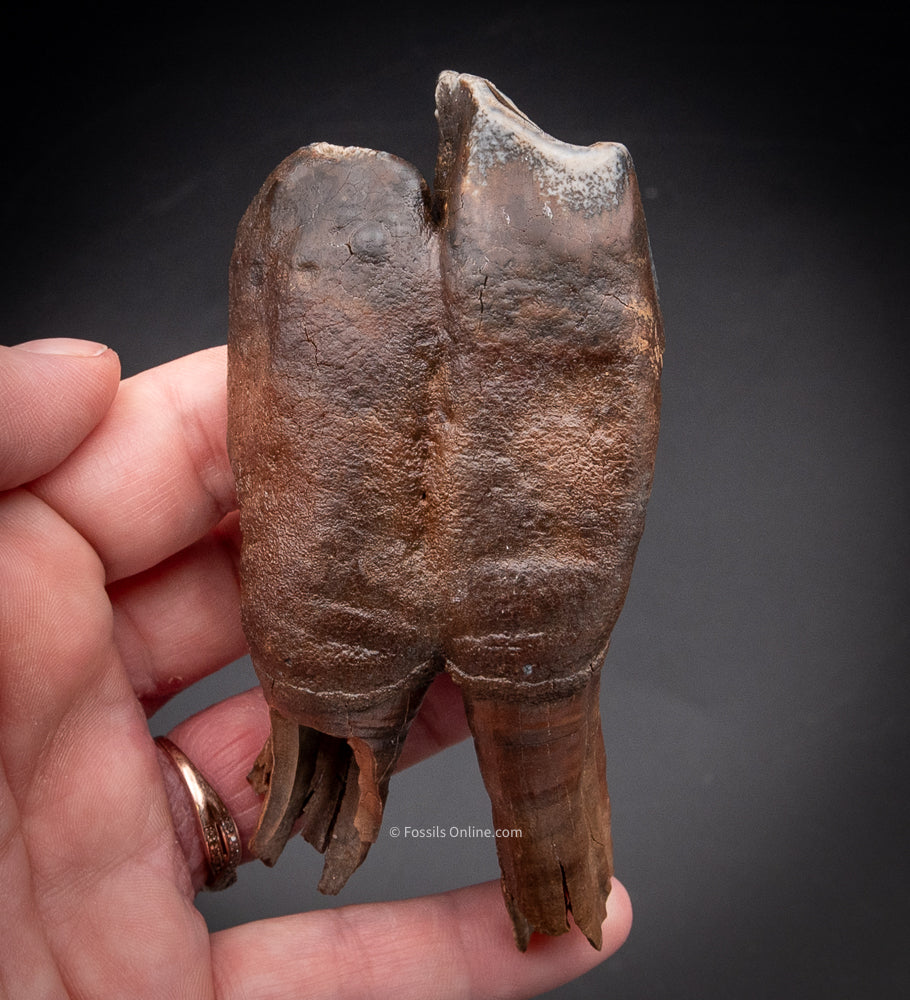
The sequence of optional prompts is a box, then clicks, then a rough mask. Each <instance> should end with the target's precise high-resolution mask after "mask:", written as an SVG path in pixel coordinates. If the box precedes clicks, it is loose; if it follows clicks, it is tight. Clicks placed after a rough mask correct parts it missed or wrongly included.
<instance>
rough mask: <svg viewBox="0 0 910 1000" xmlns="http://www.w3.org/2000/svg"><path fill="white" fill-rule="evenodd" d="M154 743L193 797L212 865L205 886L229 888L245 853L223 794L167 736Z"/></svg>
mask: <svg viewBox="0 0 910 1000" xmlns="http://www.w3.org/2000/svg"><path fill="white" fill-rule="evenodd" d="M155 742H156V743H157V744H158V746H159V747H161V749H162V750H163V751H164V752H165V753H166V754H167V755H168V757H169V758H170V759H171V761H172V762H173V764H174V767H176V768H177V770H178V771H179V773H180V777H181V778H183V783H184V785H186V788H187V791H188V792H189V793H190V798H191V799H192V800H193V806H194V807H195V809H196V819H197V821H198V823H199V831H200V833H201V834H202V845H203V848H204V850H205V860H206V862H207V863H208V867H209V877H208V878H207V879H206V881H205V888H206V889H211V890H212V891H217V890H219V889H227V888H228V886H231V885H233V884H234V883H235V882H236V881H237V866H238V865H239V864H240V857H241V854H242V853H243V852H242V848H241V844H240V833H239V832H238V830H237V824H236V823H235V822H234V818H233V816H231V814H230V813H229V812H228V810H227V806H225V804H224V802H222V800H221V796H220V795H219V794H218V793H217V792H216V791H215V789H214V788H212V786H211V785H210V784H209V783H208V782H207V781H206V780H205V778H203V776H202V775H201V774H200V772H199V770H198V769H197V768H196V767H194V766H193V764H192V762H191V761H190V759H189V757H187V755H186V754H185V753H184V752H183V751H182V750H181V749H180V748H179V747H178V746H176V745H175V744H174V743H172V742H171V741H170V740H169V739H168V738H167V737H166V736H158V737H156V738H155Z"/></svg>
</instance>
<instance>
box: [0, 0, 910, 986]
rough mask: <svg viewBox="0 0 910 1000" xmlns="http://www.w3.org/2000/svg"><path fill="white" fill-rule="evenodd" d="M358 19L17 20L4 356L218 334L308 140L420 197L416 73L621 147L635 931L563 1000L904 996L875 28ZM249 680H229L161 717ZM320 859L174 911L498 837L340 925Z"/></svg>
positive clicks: (890, 232)
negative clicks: (364, 163)
mask: <svg viewBox="0 0 910 1000" xmlns="http://www.w3.org/2000/svg"><path fill="white" fill-rule="evenodd" d="M349 9H350V8H349V5H338V10H339V13H338V14H337V15H332V14H321V15H320V14H315V13H310V14H306V13H300V12H298V13H296V14H292V13H288V12H282V10H281V8H276V7H275V6H274V5H269V6H263V7H262V8H261V9H260V13H253V12H252V8H250V9H249V12H247V13H243V12H224V11H217V9H215V8H213V10H212V11H211V13H209V14H207V15H202V14H198V13H195V12H193V11H190V12H187V11H184V12H183V13H181V14H179V15H168V14H165V13H161V12H156V11H153V10H146V9H141V10H138V11H137V10H130V11H129V12H126V11H125V10H124V13H122V15H117V16H115V17H103V16H101V15H100V14H92V13H90V12H85V11H81V12H79V13H78V15H77V14H76V13H72V12H70V13H66V12H63V13H60V14H58V15H56V16H54V17H50V16H48V17H47V18H46V19H44V20H39V18H37V17H36V18H34V19H33V20H32V21H31V22H30V23H25V21H22V22H20V23H19V24H16V23H15V22H14V21H11V22H10V23H11V26H10V29H9V31H8V32H7V38H6V46H7V48H8V50H9V51H8V52H7V53H6V58H5V59H4V64H5V66H6V69H5V70H4V73H5V75H6V77H7V83H6V88H5V90H6V102H5V103H6V107H5V110H4V119H5V121H4V132H5V134H6V137H7V151H6V154H5V158H4V164H3V169H4V186H3V188H2V207H3V225H4V231H5V233H6V239H5V241H4V242H5V250H4V252H5V256H6V260H5V264H4V266H3V268H2V272H0V280H2V302H3V315H4V321H3V325H2V332H0V336H2V339H3V342H4V343H7V344H12V343H16V342H18V341H21V340H26V339H31V338H36V337H44V336H55V335H64V336H73V337H86V338H90V339H99V340H102V341H105V342H106V343H109V344H111V345H112V346H113V347H115V348H116V349H117V350H118V351H119V353H120V356H121V358H122V361H123V368H124V374H125V375H129V374H132V373H135V372H137V371H140V370H142V369H144V368H147V367H150V366H153V365H157V364H159V363H162V362H166V361H168V360H170V359H172V358H174V357H177V356H180V355H182V354H185V353H189V352H191V351H193V350H196V349H198V348H202V347H206V346H210V345H214V344H220V343H222V342H224V340H225V338H226V329H227V290H226V282H227V264H228V258H229V255H230V251H231V245H232V241H233V236H234V230H235V227H236V225H237V222H238V221H239V219H240V216H241V214H242V212H243V210H244V209H245V207H246V205H247V203H248V202H249V200H250V199H251V198H252V196H253V194H254V193H255V192H256V190H257V189H258V187H259V186H260V184H261V183H262V182H263V180H264V179H265V177H266V175H267V174H268V173H269V171H270V170H271V169H272V168H273V167H274V166H275V165H276V164H277V163H278V162H279V161H280V160H281V159H283V158H284V157H285V156H286V155H287V154H288V153H290V152H291V151H292V150H294V149H295V148H297V147H298V146H301V145H304V144H307V143H309V142H313V141H316V140H326V141H331V142H335V143H339V144H357V145H364V146H370V147H373V148H379V149H384V150H387V151H389V152H393V153H396V154H398V155H400V156H402V157H404V158H405V159H409V160H411V161H412V162H414V163H415V164H416V165H417V166H418V167H419V168H420V169H421V170H422V171H423V172H424V175H425V176H429V177H432V171H433V161H434V156H435V147H436V134H435V121H434V118H433V90H434V86H435V80H436V76H437V74H438V72H439V71H440V70H442V69H454V70H458V71H462V72H471V73H476V74H479V75H482V76H486V77H488V78H489V79H491V80H492V81H494V82H495V83H496V84H497V86H498V87H499V88H500V89H501V90H503V91H504V92H505V93H506V94H508V95H509V96H510V97H511V98H512V99H513V100H514V101H515V102H516V103H517V104H518V106H519V107H520V108H521V109H522V110H523V111H525V112H526V113H527V114H528V115H529V117H531V118H532V119H533V120H534V121H536V122H537V123H538V124H539V125H540V126H541V127H542V128H543V129H544V130H545V131H547V132H549V133H551V134H552V135H555V136H557V137H558V138H560V139H564V140H568V141H571V142H575V143H581V144H587V143H590V142H593V141H596V140H598V139H612V140H619V141H622V142H624V143H625V144H626V145H627V146H628V147H629V149H630V150H631V152H632V155H633V158H634V160H635V163H636V168H637V171H638V175H639V181H640V184H641V188H642V192H643V195H644V199H645V210H646V213H647V217H648V222H649V228H650V233H651V241H652V245H653V251H654V258H655V262H656V266H657V271H658V276H659V279H660V291H661V302H662V307H663V311H664V318H665V323H666V333H667V352H666V358H665V376H664V410H663V428H662V437H661V444H660V451H659V455H658V464H657V475H656V481H655V486H654V493H653V497H652V501H651V506H650V509H649V516H648V526H647V529H646V532H645V537H644V541H643V543H642V546H641V549H640V553H639V557H638V562H637V565H636V569H635V573H634V575H633V579H632V586H631V590H630V594H629V598H628V601H627V604H626V608H625V610H624V612H623V615H622V617H621V619H620V622H619V625H618V627H617V629H616V632H615V636H614V641H613V646H612V649H611V651H610V654H609V656H608V658H607V664H606V668H605V681H604V694H603V713H604V720H605V735H606V743H607V753H608V768H609V777H610V787H611V792H612V796H613V804H614V816H615V831H614V833H615V841H616V861H617V872H618V874H619V875H620V876H621V878H622V879H623V880H624V882H625V883H626V885H627V886H628V887H629V889H630V891H631V894H632V898H633V902H634V904H635V910H636V920H635V925H634V928H633V931H632V936H631V938H630V939H629V942H628V944H627V945H626V947H625V948H624V949H623V950H622V951H621V952H620V953H619V954H618V955H617V956H616V957H615V958H614V959H613V960H611V961H610V962H608V963H607V964H606V965H605V966H604V967H602V968H600V969H598V970H596V971H594V972H592V973H591V974H589V975H588V976H587V977H585V978H584V979H583V980H580V981H579V982H577V983H575V984H572V985H571V986H567V987H565V988H563V989H561V990H558V991H556V992H554V993H553V994H551V996H552V997H558V998H561V1000H568V998H575V997H579V998H580V997H595V996H606V997H610V998H616V1000H662V998H668V1000H670V998H672V1000H687V998H690V997H691V998H700V1000H713V998H724V1000H728V998H735V1000H752V998H756V1000H757V998H778V1000H780V998H787V1000H789V998H793V1000H795V998H815V997H824V998H827V1000H839V998H843V1000H847V998H849V1000H864V998H891V997H894V998H897V997H903V996H908V995H910V992H908V990H910V961H908V958H907V936H908V930H910V926H908V923H910V922H908V917H907V912H908V911H907V900H908V896H910V879H908V862H907V856H906V849H907V834H908V832H910V830H908V823H907V813H908V810H907V807H906V801H905V795H906V792H907V784H908V783H907V777H908V739H907V733H906V730H907V709H908V701H910V699H908V679H907V667H908V652H910V642H908V631H910V630H908V624H907V619H908V615H907V609H906V604H907V596H908V594H907V591H908V588H907V568H908V554H910V553H908V548H910V546H908V532H907V507H908V488H907V486H908V478H907V472H908V468H907V466H908V420H907V416H908V407H907V403H906V396H907V374H908V330H907V307H906V287H907V284H908V277H907V265H908V260H907V240H906V237H907V210H906V202H907V194H906V179H905V178H906V163H907V157H906V153H907V144H906V127H907V126H906V111H905V107H904V105H903V103H902V101H903V99H902V98H900V97H899V94H898V93H897V92H896V90H895V86H896V82H897V80H898V79H899V76H902V75H904V74H903V73H901V74H899V72H898V67H899V65H901V63H900V61H899V59H900V58H901V57H900V56H899V49H900V33H899V28H898V12H897V10H895V13H894V14H887V13H883V12H881V11H879V10H877V9H876V8H874V7H871V6H869V5H864V6H863V7H862V8H859V9H851V8H849V7H842V8H841V9H840V13H835V12H833V11H831V10H825V8H823V7H819V8H818V10H819V13H818V14H817V15H814V16H813V15H811V14H810V13H808V12H805V11H802V10H801V9H800V8H798V7H797V8H794V7H792V6H786V7H784V6H777V5H771V6H769V5H768V4H763V5H761V6H760V7H750V6H744V7H739V8H737V9H735V10H734V9H733V8H732V7H725V6H714V7H711V8H707V9H705V10H699V9H697V8H693V7H692V6H690V5H673V6H667V7H661V6H660V5H658V6H655V5H631V4H608V3H605V4H599V5H596V6H591V7H586V6H584V5H577V4H571V3H563V4H559V5H556V6H554V7H553V8H541V7H539V6H537V5H529V6H524V5H517V6H514V7H512V8H509V9H508V10H507V12H502V11H499V12H497V9H496V8H495V7H494V6H492V5H491V6H490V7H489V8H488V9H486V10H484V9H483V8H476V9H472V8H471V7H470V6H461V5H453V6H452V7H446V8H444V9H443V8H440V12H439V13H435V12H429V11H428V12H424V13H421V14H420V15H419V17H418V13H417V12H416V11H414V10H408V9H406V8H405V9H403V10H396V9H394V8H392V7H390V6H383V7H381V8H377V9H376V10H375V11H367V13H365V14H364V13H361V14H359V15H354V14H350V13H347V11H348V10H349ZM299 10H300V7H298V11H299ZM709 11H710V12H709ZM120 16H122V17H123V19H124V21H123V22H122V23H121V22H120V21H118V20H117V17H120ZM15 54H18V56H19V58H20V60H21V62H22V65H20V66H19V67H18V68H15V69H14V67H13V56H14V55H15ZM0 405H2V403H0ZM254 680H255V679H254V677H253V673H252V668H251V666H250V663H249V661H241V662H239V663H237V664H233V665H231V666H229V667H227V668H226V669H225V670H224V671H222V672H221V673H219V674H217V675H215V676H214V677H212V678H210V679H208V680H207V681H206V682H204V683H202V684H200V685H199V686H198V689H197V690H193V691H191V692H188V693H187V694H185V695H183V696H181V697H179V698H177V699H176V700H175V701H174V702H173V703H171V704H170V705H168V706H167V707H166V708H165V709H164V710H162V711H161V712H160V713H159V715H158V716H157V717H156V718H155V719H153V720H152V726H153V728H154V730H155V732H156V733H157V732H161V731H165V730H167V729H168V728H169V727H170V726H172V725H173V724H174V723H175V722H176V721H178V720H179V719H181V718H183V717H184V716H185V715H186V714H188V713H190V712H192V711H195V710H196V709H197V708H199V707H201V706H203V705H205V704H208V703H210V702H211V701H212V700H215V699H217V698H220V697H223V696H224V695H226V694H229V693H233V692H234V691H237V690H242V689H245V688H247V687H249V686H251V685H252V684H253V683H254ZM395 824H397V825H400V826H404V825H406V824H408V825H415V826H432V825H436V824H439V825H442V826H445V827H448V826H450V825H452V824H456V825H459V826H462V825H465V826H466V825H472V824H473V825H475V826H481V827H483V826H487V825H488V824H489V811H488V803H487V799H486V796H485V793H484V791H483V788H482V786H481V784H480V777H479V773H478V771H477V767H476V765H475V763H474V757H473V750H472V748H471V747H470V746H469V745H464V746H461V747H458V748H456V749H454V750H452V751H450V752H447V753H446V754H444V755H443V756H442V757H440V758H438V759H437V760H435V761H431V762H428V763H426V764H422V765H420V766H418V767H416V768H414V769H412V770H411V771H409V772H407V773H404V774H402V775H400V776H398V777H397V778H396V779H395V780H394V781H393V784H392V790H391V796H390V801H389V808H388V814H387V819H386V826H385V829H386V831H387V830H388V827H389V826H391V825H395ZM320 868H321V859H320V858H319V857H318V856H317V855H316V854H315V852H313V851H312V849H311V848H309V847H308V846H307V845H306V844H304V843H303V842H302V841H297V842H295V843H293V844H292V846H291V847H290V848H289V850H288V852H287V853H286V855H285V856H284V857H283V858H282V861H281V863H280V867H279V869H278V871H277V872H276V871H268V870H266V869H265V868H264V867H262V866H259V865H257V866H247V867H246V868H245V869H244V870H243V871H242V872H241V878H240V882H239V884H238V886H237V887H236V888H235V889H233V890H231V891H230V892H228V893H224V894H220V895H214V896H205V897H202V898H201V900H200V906H201V907H202V908H203V910H204V912H205V913H206V915H207V917H208V918H209V920H210V922H211V926H212V927H213V928H218V927H223V926H225V925H228V924H230V923H232V922H236V921H243V920H248V919H252V918H255V917H260V916H266V915H271V914H278V913H284V912H289V911H292V910H296V909H298V908H310V907H315V906H323V905H337V904H338V903H347V902H357V901H362V900H373V899H386V898H395V897H401V896H411V895H415V894H421V893H425V892H431V891H436V890H442V889H447V888H451V887H455V886H460V885H462V884H467V883H469V882H474V881H478V880H482V879H488V878H495V877H496V876H497V874H498V869H497V865H496V859H495V855H494V848H493V845H492V843H491V842H490V841H484V840H459V841H453V840H451V839H449V840H445V841H441V842H440V841H424V842H415V841H405V840H398V841H394V840H392V839H391V838H389V837H388V836H387V835H384V836H383V837H382V838H381V840H380V841H379V843H377V844H376V846H375V848H374V849H373V851H372V852H371V854H370V856H369V858H368V860H367V862H366V864H365V865H364V866H363V868H362V869H361V870H360V871H359V872H358V873H357V875H355V876H354V878H353V879H352V880H351V882H350V883H349V885H348V887H347V888H346V889H345V890H344V892H343V894H342V896H341V898H340V899H338V900H337V901H332V900H325V899H323V898H321V897H319V895H318V893H317V892H316V890H315V883H316V881H317V878H318V872H319V870H320Z"/></svg>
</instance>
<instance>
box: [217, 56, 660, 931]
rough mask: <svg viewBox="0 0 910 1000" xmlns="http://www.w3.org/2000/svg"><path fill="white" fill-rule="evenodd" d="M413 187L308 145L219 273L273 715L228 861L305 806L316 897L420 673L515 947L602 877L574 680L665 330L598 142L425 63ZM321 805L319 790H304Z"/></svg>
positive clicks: (644, 258)
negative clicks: (473, 787)
mask: <svg viewBox="0 0 910 1000" xmlns="http://www.w3.org/2000/svg"><path fill="white" fill-rule="evenodd" d="M436 98H437V109H438V110H437V116H438V119H439V129H440V149H439V157H438V161H437V171H436V186H435V194H434V196H433V198H432V199H431V197H430V195H429V193H428V191H427V188H426V185H425V184H424V182H423V180H422V179H421V178H420V176H419V175H418V174H417V172H416V171H415V170H414V169H413V168H412V167H411V166H410V165H408V164H406V163H404V162H403V161H401V160H399V159H397V158H395V157H392V156H389V155H388V154H384V153H377V152H373V151H370V150H363V149H357V148H342V147H337V146H331V145H329V144H326V143H317V144H315V145H312V146H309V147H306V148H304V149H301V150H299V151H298V152H297V153H295V154H293V155H292V156H291V157H289V158H288V159H287V160H286V161H285V162H284V163H282V164H281V165H280V166H279V167H278V168H277V169H276V170H275V171H274V172H273V174H272V175H271V176H270V178H269V179H268V180H267V181H266V184H265V185H264V186H263V188H262V190H261V191H260V193H259V195H258V196H257V198H256V199H255V200H254V201H253V203H252V205H251V206H250V208H249V209H248V211H247V213H246V215H245V216H244V219H243V221H242V222H241V224H240V227H239V230H238V238H237V243H236V247H235V251H234V256H233V258H232V265H231V332H230V342H229V359H230V367H229V399H230V413H229V446H230V453H231V459H232V463H233V465H234V469H235V474H236V478H237V490H238V498H239V502H240V508H241V526H242V531H243V549H242V557H241V580H242V593H243V602H242V603H243V616H244V627H245V630H246V634H247V637H248V640H249V643H250V649H251V654H252V657H253V661H254V664H255V666H256V669H257V672H258V673H259V676H260V679H261V680H262V684H263V689H264V691H265V693H266V697H267V699H268V700H269V703H270V704H271V706H272V728H273V733H272V738H271V739H270V742H269V744H267V746H266V747H265V748H264V749H263V754H262V755H261V757H260V761H259V764H258V766H257V771H256V772H255V776H254V781H255V783H256V784H257V787H259V789H260V790H261V791H262V792H263V793H264V794H265V795H266V801H265V804H264V808H263V815H262V819H261V822H260V828H259V831H258V832H257V834H256V837H255V838H254V842H253V845H252V846H253V849H254V851H257V852H258V853H259V854H260V855H261V856H263V857H264V858H265V859H266V860H268V861H270V862H274V860H275V859H276V858H277V855H278V853H280V850H281V848H282V847H283V844H284V840H286V838H287V836H288V835H289V833H290V828H291V826H292V825H293V824H294V822H295V821H296V820H297V819H298V817H299V816H300V814H301V812H302V814H303V817H304V831H303V832H304V835H305V836H307V837H308V839H310V840H311V842H313V843H314V844H316V846H317V847H319V848H320V849H323V850H326V852H327V853H326V868H325V873H324V877H323V883H322V885H321V887H322V888H323V889H325V890H326V891H337V890H338V889H339V888H340V887H341V885H342V884H343V882H344V880H345V879H346V878H347V877H348V875H349V874H350V873H351V872H352V871H353V870H354V868H355V867H356V866H357V865H358V864H359V863H360V862H361V861H362V860H363V857H364V856H365V854H366V851H367V849H368V847H369V844H370V843H371V842H372V841H373V840H375V837H376V836H377V834H378V829H379V823H380V822H381V814H382V803H383V802H384V799H385V795H386V792H387V785H388V775H389V773H390V772H391V770H392V768H393V767H394V763H395V760H396V759H397V756H398V752H399V751H400V747H401V743H402V741H403V738H404V735H405V734H406V732H407V728H408V726H409V725H410V721H411V719H412V718H413V716H414V714H415V712H416V710H417V707H418V706H419V703H420V700H421V698H422V696H423V694H424V692H425V690H426V687H427V686H428V684H429V682H430V681H431V680H432V678H433V676H435V675H436V674H437V673H438V672H439V671H440V670H442V669H447V670H448V671H449V672H450V673H451V674H452V676H453V677H455V679H456V680H458V681H459V683H460V684H461V685H462V690H463V693H464V696H465V702H466V707H467V710H468V716H469V720H470V721H471V724H472V730H473V733H474V738H475V744H476V746H477V752H478V757H479V760H480V764H481V770H482V773H483V776H484V781H485V783H486V785H487V788H488V791H489V793H490V797H491V801H492V805H493V814H494V821H495V822H496V825H497V826H498V827H502V828H508V829H516V828H517V829H521V830H522V831H523V833H522V838H521V840H520V842H516V841H510V840H502V841H499V842H498V845H497V847H498V850H499V857H500V864H501V866H502V869H503V891H504V895H505V898H506V903H507V905H508V907H509V910H510V913H511V915H512V919H513V923H514V925H515V932H516V940H517V943H518V944H519V947H522V948H524V947H525V946H526V945H527V941H528V936H529V934H530V932H531V931H532V930H534V929H537V930H541V931H544V932H546V933H550V934H555V933H560V932H562V931H564V930H565V929H566V927H567V926H568V924H567V914H568V912H570V911H571V912H572V913H573V914H574V916H575V920H576V922H577V923H579V925H580V926H582V929H583V930H584V932H585V933H586V934H587V935H588V937H589V938H590V939H591V941H592V943H594V944H595V945H597V946H599V942H600V922H601V921H602V919H603V909H604V901H605V899H606V895H607V893H608V892H609V877H610V874H611V871H612V865H611V858H610V835H609V799H608V796H607V791H606V781H605V772H604V760H603V740H602V736H601V733H600V719H599V704H598V698H597V692H598V684H599V668H600V664H601V662H602V658H603V655H604V653H605V652H606V648H607V645H608V642H609V636H610V632H611V630H612V628H613V625H614V623H615V621H616V618H617V616H618V614H619V612H620V609H621V607H622V603H623V600H624V598H625V593H626V589H627V587H628V582H629V577H630V574H631V570H632V563H633V560H634V556H635V550H636V547H637V545H638V540H639V537H640V535H641V532H642V529H643V526H644V515H645V505H646V502H647V498H648V494H649V491H650V486H651V479H652V474H653V462H654V452H655V448H656V442H657V429H658V411H659V376H660V367H661V356H662V349H663V333H662V326H661V318H660V312H659V307H658V303H657V296H656V291H655V286H654V278H653V269H652V265H651V258H650V249H649V246H648V239H647V233H646V229H645V223H644V217H643V213H642V210H641V204H640V199H639V195H638V188H637V182H636V179H635V174H634V170H633V168H632V164H631V160H630V158H629V155H628V153H627V151H626V150H625V148H624V147H622V146H620V145H618V144H613V143H598V144H596V145H595V146H592V147H578V146H570V145H567V144H565V143H560V142H558V141H557V140H555V139H553V138H551V137H550V136H548V135H546V134H545V133H544V132H542V131H541V130H540V129H539V128H537V126H535V125H534V124H533V123H531V122H530V121H529V120H528V119H527V118H526V117H525V116H524V115H523V114H522V113H521V112H520V111H518V110H517V109H516V108H515V107H514V105H512V104H511V102H510V101H508V99H507V98H505V97H503V96H502V95H501V94H500V93H499V92H498V91H497V90H496V89H495V88H494V87H493V86H492V85H491V84H489V83H488V82H487V81H484V80H481V79H479V78H477V77H470V76H458V75H456V74H453V73H444V74H442V76H441V77H440V80H439V84H438V87H437V95H436ZM317 793H318V794H317Z"/></svg>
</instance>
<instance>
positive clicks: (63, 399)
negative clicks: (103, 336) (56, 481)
mask: <svg viewBox="0 0 910 1000" xmlns="http://www.w3.org/2000/svg"><path fill="white" fill-rule="evenodd" d="M119 378H120V362H119V360H118V358H117V355H116V354H115V353H114V352H113V351H111V350H108V348H106V347H105V346H104V345H103V344H95V343H92V342H90V341H86V340H37V341H32V342H30V343H27V344H20V345H19V346H18V347H0V400H2V401H3V402H2V405H0V490H6V489H10V488H12V487H14V486H19V485H21V484H22V483H28V482H30V481H31V480H33V479H35V478H36V477H38V476H40V475H42V474H44V473H45V472H48V471H49V470H51V469H53V468H54V467H55V466H56V465H58V464H59V463H60V462H62V461H63V459H64V458H66V456H67V455H69V454H70V452H71V451H73V449H74V448H76V446H77V445H79V443H80V442H81V441H83V439H84V438H85V437H86V436H87V435H88V434H89V433H90V432H91V431H92V429H93V428H94V427H95V426H96V425H97V424H98V423H99V421H100V420H101V419H102V417H103V416H104V415H105V413H106V412H107V410H108V408H109V407H110V405H111V401H112V400H113V398H114V395H115V393H116V391H117V382H118V380H119Z"/></svg>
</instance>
